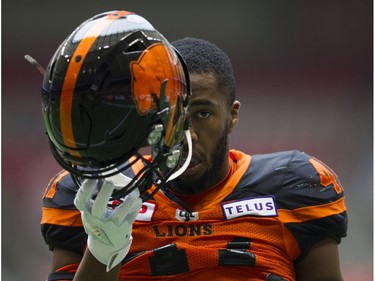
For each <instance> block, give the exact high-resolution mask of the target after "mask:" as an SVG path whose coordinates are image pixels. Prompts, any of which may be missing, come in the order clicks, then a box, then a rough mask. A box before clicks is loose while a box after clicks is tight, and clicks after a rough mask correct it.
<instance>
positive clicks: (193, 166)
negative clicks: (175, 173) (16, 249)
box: [174, 73, 239, 193]
mask: <svg viewBox="0 0 375 281" xmlns="http://www.w3.org/2000/svg"><path fill="white" fill-rule="evenodd" d="M190 81H191V87H192V96H191V102H190V105H189V111H190V116H191V128H190V132H191V136H192V141H193V156H192V160H191V162H190V165H189V167H188V168H187V169H186V171H185V172H184V173H183V174H182V175H181V176H180V177H179V178H178V179H177V180H176V181H175V182H174V187H175V189H176V191H177V192H180V193H196V192H199V191H202V190H205V189H207V188H209V187H211V186H213V185H215V184H216V183H218V182H219V181H221V180H222V179H223V178H224V177H225V176H226V174H227V172H228V169H229V161H228V136H229V133H230V131H231V130H232V129H233V126H234V125H233V122H232V120H233V118H237V117H238V109H239V103H238V105H237V106H235V109H232V110H228V105H227V98H226V95H225V93H222V92H220V89H217V83H216V79H215V77H214V76H213V75H212V74H210V73H204V74H194V73H193V74H190ZM233 115H236V116H233ZM235 123H237V121H235Z"/></svg>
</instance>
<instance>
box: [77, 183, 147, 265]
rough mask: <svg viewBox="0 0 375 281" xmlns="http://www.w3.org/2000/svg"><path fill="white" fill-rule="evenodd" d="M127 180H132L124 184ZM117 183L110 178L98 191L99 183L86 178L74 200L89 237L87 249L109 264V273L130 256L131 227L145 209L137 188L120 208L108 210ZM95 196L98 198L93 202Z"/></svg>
mask: <svg viewBox="0 0 375 281" xmlns="http://www.w3.org/2000/svg"><path fill="white" fill-rule="evenodd" d="M124 177H125V176H124ZM126 179H129V178H127V177H125V181H126ZM129 182H130V179H129ZM116 184H117V185H118V182H117V183H116V182H114V179H112V180H111V178H107V179H105V180H104V183H103V185H102V186H101V187H100V188H99V187H98V180H92V179H86V180H85V181H84V182H83V183H82V186H81V187H80V188H79V190H78V192H77V195H76V198H75V200H74V204H75V205H76V207H77V208H78V209H79V210H80V211H81V216H82V222H83V225H84V228H85V231H86V233H87V234H88V241H87V246H88V248H89V250H90V252H91V253H92V254H93V256H94V257H95V258H96V259H97V260H98V261H100V262H101V263H103V264H105V265H107V271H109V270H111V269H112V268H113V267H115V266H116V265H118V264H119V263H120V262H121V261H122V260H123V259H124V258H125V256H126V255H127V253H128V251H129V248H130V245H131V242H132V235H131V230H132V224H133V222H134V220H135V218H136V216H137V214H138V213H139V211H140V209H141V206H142V200H141V199H140V197H139V191H138V189H137V188H136V189H135V190H134V191H132V192H131V193H129V194H128V195H127V196H125V198H124V200H123V202H122V203H121V204H120V205H118V206H116V207H111V206H110V207H108V202H109V200H110V197H111V194H112V191H113V190H114V189H115V187H116ZM124 185H126V183H125V184H124ZM95 194H96V198H95V199H93V197H94V195H95Z"/></svg>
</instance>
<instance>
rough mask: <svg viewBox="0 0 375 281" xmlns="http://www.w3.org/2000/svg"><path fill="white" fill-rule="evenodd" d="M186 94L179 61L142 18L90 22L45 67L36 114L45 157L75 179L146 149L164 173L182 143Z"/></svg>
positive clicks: (118, 15)
mask: <svg viewBox="0 0 375 281" xmlns="http://www.w3.org/2000/svg"><path fill="white" fill-rule="evenodd" d="M189 95H190V89H189V77H188V73H187V70H186V66H185V63H184V61H183V59H182V58H181V56H180V55H179V54H178V52H177V51H176V50H175V49H174V48H173V47H172V46H171V45H170V43H169V42H168V41H167V40H166V39H165V38H164V37H163V35H162V34H160V33H159V32H158V31H157V30H155V28H154V27H153V26H152V25H151V24H150V23H149V22H148V21H147V20H146V19H144V18H143V17H141V16H139V15H137V14H134V13H132V12H127V11H112V12H106V13H102V14H99V15H96V16H94V17H92V18H90V19H88V20H87V21H85V22H84V23H82V24H81V25H80V26H79V27H78V28H77V29H75V30H74V31H73V33H72V34H71V35H70V36H69V37H68V38H67V39H66V40H65V41H64V42H63V43H62V44H61V45H60V47H59V48H58V49H57V51H56V52H55V54H54V56H53V57H52V59H51V61H50V63H49V65H48V67H47V71H46V74H45V76H44V79H43V87H42V110H43V116H44V121H45V125H46V130H47V135H48V137H49V139H50V144H51V150H52V152H53V154H54V156H55V158H56V160H57V161H58V162H59V163H60V164H61V165H62V166H63V168H65V169H67V170H68V171H70V172H71V173H73V174H75V175H77V176H80V177H82V178H100V177H104V176H109V175H110V174H111V173H112V172H113V169H114V168H116V169H117V170H121V169H125V168H127V166H126V165H125V164H124V163H128V162H129V159H130V158H131V157H134V156H136V158H137V157H138V159H139V157H141V156H140V155H139V152H138V151H139V150H140V149H141V148H142V147H147V146H149V147H152V156H153V160H154V161H156V160H157V161H158V163H157V165H156V164H154V167H156V166H157V167H158V168H160V167H164V166H165V165H166V163H164V162H165V161H166V159H168V157H169V156H170V155H171V154H173V153H174V152H175V150H176V147H179V146H180V145H181V143H182V141H183V139H184V130H187V127H188V125H187V123H188V122H187V116H186V115H187V114H186V111H187V106H188V102H189ZM172 162H173V161H172ZM173 165H174V164H173ZM173 165H168V164H167V166H168V167H169V168H171V167H172V166H173Z"/></svg>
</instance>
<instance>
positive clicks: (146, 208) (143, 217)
mask: <svg viewBox="0 0 375 281" xmlns="http://www.w3.org/2000/svg"><path fill="white" fill-rule="evenodd" d="M155 210H156V204H155V203H150V202H143V203H142V207H141V210H140V211H139V214H138V215H137V217H136V218H135V220H136V221H151V220H152V217H153V216H154V213H155Z"/></svg>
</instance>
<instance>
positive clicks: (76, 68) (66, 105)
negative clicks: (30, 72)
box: [60, 11, 132, 156]
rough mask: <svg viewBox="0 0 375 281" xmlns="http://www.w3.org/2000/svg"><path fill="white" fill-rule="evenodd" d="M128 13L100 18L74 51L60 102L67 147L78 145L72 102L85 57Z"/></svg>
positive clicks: (117, 13) (76, 154) (116, 13)
mask: <svg viewBox="0 0 375 281" xmlns="http://www.w3.org/2000/svg"><path fill="white" fill-rule="evenodd" d="M128 14H132V13H131V12H125V11H118V12H115V13H112V14H109V15H107V16H105V17H103V18H101V19H99V20H98V22H97V23H96V24H94V25H93V26H92V27H91V28H90V29H89V30H88V31H87V33H86V34H85V36H83V39H82V41H81V42H80V43H79V44H78V46H77V48H76V50H75V51H74V54H73V56H72V59H71V61H70V63H69V66H68V70H67V72H66V76H65V80H64V83H63V87H62V91H61V103H60V128H61V133H62V137H63V141H64V144H65V145H66V146H67V147H71V148H76V147H77V146H76V142H75V138H74V133H73V128H72V103H73V94H74V88H75V85H76V83H77V79H78V75H79V73H80V70H81V67H82V64H83V62H84V60H85V57H86V55H87V53H88V52H89V50H90V48H91V46H92V45H93V43H94V42H95V40H96V39H97V38H98V36H99V35H100V34H101V32H102V31H103V29H104V28H105V27H107V26H108V25H110V24H111V23H112V22H113V21H115V20H117V19H119V18H120V17H123V16H125V15H128ZM78 57H80V59H79V60H76V59H75V58H78ZM69 152H70V153H71V154H72V155H74V156H80V153H79V152H77V151H74V150H70V151H69Z"/></svg>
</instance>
